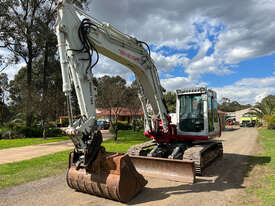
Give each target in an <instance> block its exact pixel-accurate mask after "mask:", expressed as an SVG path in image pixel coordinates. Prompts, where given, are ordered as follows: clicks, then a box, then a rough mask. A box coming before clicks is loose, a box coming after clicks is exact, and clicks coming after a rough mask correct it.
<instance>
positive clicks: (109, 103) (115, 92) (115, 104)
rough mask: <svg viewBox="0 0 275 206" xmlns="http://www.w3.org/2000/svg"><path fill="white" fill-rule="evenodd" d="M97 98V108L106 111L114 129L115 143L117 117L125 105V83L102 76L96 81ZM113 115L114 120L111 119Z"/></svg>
mask: <svg viewBox="0 0 275 206" xmlns="http://www.w3.org/2000/svg"><path fill="white" fill-rule="evenodd" d="M97 82H98V87H97V88H98V97H97V107H101V108H104V109H107V110H108V111H109V115H110V118H109V119H110V122H111V125H112V127H113V129H114V132H115V135H114V141H115V142H116V141H117V133H118V130H119V128H118V116H119V113H120V112H121V110H122V109H123V107H125V106H126V105H127V89H126V81H125V80H124V79H123V78H121V77H120V76H115V77H109V76H104V77H101V78H99V79H98V80H97ZM112 115H113V117H114V120H113V119H112V118H111V116H112Z"/></svg>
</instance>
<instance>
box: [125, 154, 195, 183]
mask: <svg viewBox="0 0 275 206" xmlns="http://www.w3.org/2000/svg"><path fill="white" fill-rule="evenodd" d="M130 158H131V160H132V162H133V164H134V166H135V168H136V170H137V171H138V172H140V173H141V174H142V175H144V176H150V177H156V178H159V179H167V180H172V181H178V182H185V183H194V182H195V166H194V162H193V161H191V160H173V159H166V158H156V157H147V156H130Z"/></svg>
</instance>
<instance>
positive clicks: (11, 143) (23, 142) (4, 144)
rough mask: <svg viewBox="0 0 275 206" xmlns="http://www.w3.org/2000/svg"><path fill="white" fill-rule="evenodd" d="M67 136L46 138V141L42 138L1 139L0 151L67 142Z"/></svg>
mask: <svg viewBox="0 0 275 206" xmlns="http://www.w3.org/2000/svg"><path fill="white" fill-rule="evenodd" d="M68 139H69V137H68V136H63V137H47V140H44V139H43V138H23V139H2V140H0V149H8V148H13V147H23V146H29V145H37V144H45V143H50V142H58V141H64V140H68Z"/></svg>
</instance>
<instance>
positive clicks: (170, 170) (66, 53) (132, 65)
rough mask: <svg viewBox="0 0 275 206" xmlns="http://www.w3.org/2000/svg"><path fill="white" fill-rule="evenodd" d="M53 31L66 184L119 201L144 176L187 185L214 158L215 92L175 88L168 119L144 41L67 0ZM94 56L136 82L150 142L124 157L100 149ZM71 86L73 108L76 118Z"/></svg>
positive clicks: (141, 183) (218, 150) (219, 146)
mask: <svg viewBox="0 0 275 206" xmlns="http://www.w3.org/2000/svg"><path fill="white" fill-rule="evenodd" d="M55 30H56V35H57V40H58V53H59V56H60V64H61V73H62V81H63V88H62V90H63V92H64V94H65V96H66V101H67V107H68V116H69V127H68V129H67V130H66V133H67V134H68V135H69V136H70V138H71V140H72V142H73V144H74V151H73V152H71V153H70V155H69V164H68V170H67V175H66V179H67V183H68V185H69V187H71V188H72V189H75V190H77V191H81V192H84V193H89V194H93V195H97V196H101V197H105V198H109V199H112V200H117V201H121V202H127V201H129V200H131V199H132V198H133V197H134V196H136V195H137V194H138V193H139V192H140V191H141V190H142V188H143V187H144V186H145V185H146V184H147V180H146V179H145V178H144V176H153V177H158V178H163V179H168V180H174V181H181V182H188V183H193V182H194V181H195V175H196V174H197V175H200V174H201V173H202V171H203V169H204V168H205V167H206V166H208V165H209V164H210V163H211V162H212V161H214V160H215V159H217V158H218V157H221V156H222V153H223V151H222V144H221V142H220V141H218V140H216V138H215V139H214V137H219V136H220V135H221V129H220V123H219V116H218V113H217V101H216V99H217V96H216V92H215V91H213V90H211V89H207V88H205V87H199V88H185V89H178V90H177V91H176V93H177V106H176V117H175V118H174V120H173V121H172V119H171V116H170V115H169V114H168V110H167V107H166V105H165V101H164V99H163V92H164V91H163V88H162V87H161V84H160V80H159V76H158V72H157V69H156V67H155V64H154V61H153V59H152V58H151V56H150V47H149V46H148V44H147V43H145V42H143V41H139V40H137V39H136V38H133V37H131V36H129V35H126V34H124V33H122V32H120V31H119V30H117V29H115V28H114V27H113V26H111V25H110V24H109V23H104V22H100V21H99V20H97V19H96V18H93V17H91V16H89V15H87V14H86V13H85V12H84V11H82V10H81V9H79V8H78V7H76V6H74V5H73V4H72V2H71V1H70V0H63V1H60V2H59V3H58V5H57V20H56V24H55ZM99 54H102V55H104V56H106V57H108V58H110V59H112V60H114V61H116V62H118V63H120V64H122V65H124V66H126V67H128V68H129V69H130V70H131V71H133V73H134V74H135V77H136V81H137V82H138V85H139V93H138V96H139V99H140V101H141V106H142V109H143V111H144V135H145V136H146V137H148V138H151V139H152V140H151V141H147V142H145V143H143V144H139V145H135V146H133V147H131V148H130V149H129V151H128V153H127V154H119V153H112V152H107V151H105V148H104V147H102V146H101V143H102V134H101V132H100V130H98V129H97V126H96V125H97V119H96V108H95V103H96V95H97V90H96V86H95V84H94V82H93V68H94V67H95V65H96V64H97V63H98V60H99ZM72 85H73V86H74V89H75V92H76V96H77V101H78V105H79V109H80V112H81V117H80V118H79V119H77V120H74V119H73V112H72V100H71V92H72ZM143 175H144V176H143Z"/></svg>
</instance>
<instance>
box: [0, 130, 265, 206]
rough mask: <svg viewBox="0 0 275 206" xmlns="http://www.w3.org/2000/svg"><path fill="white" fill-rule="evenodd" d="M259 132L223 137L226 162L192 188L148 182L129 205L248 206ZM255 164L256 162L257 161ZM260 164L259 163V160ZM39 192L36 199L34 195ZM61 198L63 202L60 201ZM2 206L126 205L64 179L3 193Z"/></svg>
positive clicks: (0, 194)
mask: <svg viewBox="0 0 275 206" xmlns="http://www.w3.org/2000/svg"><path fill="white" fill-rule="evenodd" d="M256 137H257V130H256V129H254V128H243V129H234V130H231V131H225V132H224V133H223V135H222V140H223V144H224V158H223V160H219V161H217V162H215V163H214V164H213V165H212V166H210V167H209V168H208V169H207V170H206V173H205V176H203V177H200V178H198V180H197V182H196V183H195V184H193V185H190V184H182V183H179V182H171V181H165V180H160V179H155V178H147V177H146V179H147V180H148V181H149V182H148V185H147V186H146V187H145V188H144V190H143V191H142V192H141V193H140V194H139V195H138V196H137V197H136V198H134V199H133V200H131V201H130V202H129V203H128V204H130V205H149V206H152V205H182V204H183V203H184V205H185V206H188V205H205V206H208V205H217V206H218V205H245V202H244V201H243V199H242V197H243V196H245V194H246V192H245V186H244V185H243V183H244V179H245V177H246V176H247V175H248V172H249V171H248V170H247V165H248V159H249V158H252V159H253V160H255V159H262V158H261V157H260V158H259V157H255V156H251V153H252V152H253V151H252V150H253V148H254V146H255V144H256ZM116 145H117V146H120V145H121V144H116ZM255 161H256V160H255ZM258 161H260V160H258ZM35 192H36V195H33V194H34V193H35ZM60 197H62V198H60ZM0 199H1V202H0V205H15V206H16V205H20V206H24V205H58V206H62V205H75V206H77V205H82V206H85V205H87V206H88V205H92V204H96V205H124V204H122V203H119V202H115V201H111V200H108V199H104V198H99V197H96V196H91V195H88V194H84V193H80V192H75V191H74V190H71V189H70V188H69V187H68V186H67V185H66V180H65V173H63V174H62V175H58V176H54V177H49V178H45V179H41V180H38V181H33V182H30V183H27V184H22V185H19V186H16V187H7V188H5V189H3V190H0Z"/></svg>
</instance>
